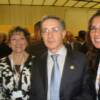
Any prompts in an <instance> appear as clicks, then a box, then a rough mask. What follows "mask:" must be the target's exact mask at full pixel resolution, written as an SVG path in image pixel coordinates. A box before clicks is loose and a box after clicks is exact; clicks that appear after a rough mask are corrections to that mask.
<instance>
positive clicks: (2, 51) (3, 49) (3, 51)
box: [0, 33, 12, 58]
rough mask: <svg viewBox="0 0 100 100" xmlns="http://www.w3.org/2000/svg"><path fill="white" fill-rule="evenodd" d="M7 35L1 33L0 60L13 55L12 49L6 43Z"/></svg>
mask: <svg viewBox="0 0 100 100" xmlns="http://www.w3.org/2000/svg"><path fill="white" fill-rule="evenodd" d="M6 40H7V37H6V34H4V33H0V58H2V57H5V56H7V55H9V54H10V53H11V51H12V50H11V48H9V46H8V45H7V43H6Z"/></svg>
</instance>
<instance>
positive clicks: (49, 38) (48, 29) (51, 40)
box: [41, 19, 66, 52]
mask: <svg viewBox="0 0 100 100" xmlns="http://www.w3.org/2000/svg"><path fill="white" fill-rule="evenodd" d="M41 34H42V37H43V41H44V43H45V45H46V47H47V48H48V49H49V50H50V51H51V52H56V51H57V50H58V49H59V48H61V46H62V45H63V38H64V37H65V35H66V31H65V30H63V29H62V27H61V25H60V23H59V21H57V20H56V19H47V20H45V21H44V22H43V23H42V33H41Z"/></svg>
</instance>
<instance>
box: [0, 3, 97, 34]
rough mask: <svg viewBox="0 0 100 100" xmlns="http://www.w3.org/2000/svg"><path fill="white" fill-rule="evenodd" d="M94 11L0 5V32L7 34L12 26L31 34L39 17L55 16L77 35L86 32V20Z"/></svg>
mask: <svg viewBox="0 0 100 100" xmlns="http://www.w3.org/2000/svg"><path fill="white" fill-rule="evenodd" d="M95 11H96V9H95V10H93V9H86V8H68V7H53V6H45V7H44V6H17V5H0V12H1V14H0V32H6V33H7V32H8V30H10V29H11V28H12V26H16V25H20V26H23V27H27V28H28V29H29V31H30V32H31V33H33V25H34V23H36V22H37V21H38V20H40V19H41V17H43V16H46V15H56V16H59V17H61V18H63V19H64V20H65V22H66V26H67V29H68V30H69V31H71V32H72V33H73V34H74V35H77V32H78V31H79V30H80V29H84V30H87V22H88V19H89V17H90V16H91V15H92V14H93V13H94V12H95Z"/></svg>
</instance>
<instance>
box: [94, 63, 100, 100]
mask: <svg viewBox="0 0 100 100" xmlns="http://www.w3.org/2000/svg"><path fill="white" fill-rule="evenodd" d="M99 85H100V62H99V66H98V70H97V76H96V82H95V88H96V93H97V94H98V90H99ZM96 100H98V97H97V99H96Z"/></svg>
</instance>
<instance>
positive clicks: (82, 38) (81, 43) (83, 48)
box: [75, 30, 88, 54]
mask: <svg viewBox="0 0 100 100" xmlns="http://www.w3.org/2000/svg"><path fill="white" fill-rule="evenodd" d="M86 34H87V32H86V31H85V30H80V31H79V32H78V38H77V42H76V43H75V49H77V50H79V51H80V52H83V53H85V54H86V52H87V50H88V47H87V45H86Z"/></svg>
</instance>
